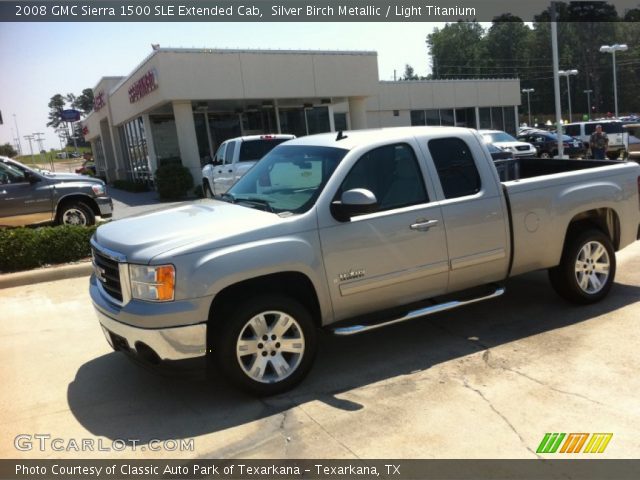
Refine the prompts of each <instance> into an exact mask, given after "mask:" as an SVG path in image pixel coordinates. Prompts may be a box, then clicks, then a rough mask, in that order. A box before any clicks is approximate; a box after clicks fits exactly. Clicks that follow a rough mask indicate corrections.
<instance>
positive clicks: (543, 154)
mask: <svg viewBox="0 0 640 480" xmlns="http://www.w3.org/2000/svg"><path fill="white" fill-rule="evenodd" d="M540 158H551V154H550V153H549V152H540Z"/></svg>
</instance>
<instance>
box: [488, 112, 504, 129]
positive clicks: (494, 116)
mask: <svg viewBox="0 0 640 480" xmlns="http://www.w3.org/2000/svg"><path fill="white" fill-rule="evenodd" d="M491 128H492V129H493V130H504V121H503V118H502V107H491Z"/></svg>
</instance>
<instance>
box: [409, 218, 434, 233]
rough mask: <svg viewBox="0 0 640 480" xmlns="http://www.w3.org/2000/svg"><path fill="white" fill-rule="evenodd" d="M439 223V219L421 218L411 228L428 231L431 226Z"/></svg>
mask: <svg viewBox="0 0 640 480" xmlns="http://www.w3.org/2000/svg"><path fill="white" fill-rule="evenodd" d="M437 224H438V220H420V221H417V222H416V223H412V224H411V225H410V226H409V228H410V229H411V230H418V231H420V232H426V231H427V230H429V229H430V228H431V227H434V226H436V225H437Z"/></svg>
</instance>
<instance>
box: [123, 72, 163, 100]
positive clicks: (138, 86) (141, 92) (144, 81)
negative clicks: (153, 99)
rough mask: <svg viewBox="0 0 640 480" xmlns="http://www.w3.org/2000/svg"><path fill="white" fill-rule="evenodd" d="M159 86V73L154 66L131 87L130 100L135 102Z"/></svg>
mask: <svg viewBox="0 0 640 480" xmlns="http://www.w3.org/2000/svg"><path fill="white" fill-rule="evenodd" d="M156 88H158V73H157V72H156V69H155V68H152V69H151V70H149V71H148V72H147V73H145V74H144V75H143V76H142V78H140V79H138V80H136V81H135V82H134V83H133V85H131V86H130V87H129V102H130V103H134V102H137V101H138V100H140V99H141V98H142V97H144V96H145V95H148V94H149V93H151V92H153V91H154V90H155V89H156Z"/></svg>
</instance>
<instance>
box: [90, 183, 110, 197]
mask: <svg viewBox="0 0 640 480" xmlns="http://www.w3.org/2000/svg"><path fill="white" fill-rule="evenodd" d="M91 190H93V193H95V194H96V196H98V197H102V196H104V195H106V194H107V189H106V188H105V186H104V185H103V184H101V183H96V184H95V185H91Z"/></svg>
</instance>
